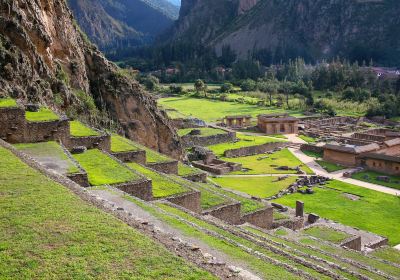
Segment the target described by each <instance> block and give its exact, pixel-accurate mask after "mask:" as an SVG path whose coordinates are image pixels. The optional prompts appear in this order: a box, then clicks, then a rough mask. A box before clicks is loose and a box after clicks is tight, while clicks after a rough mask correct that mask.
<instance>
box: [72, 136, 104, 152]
mask: <svg viewBox="0 0 400 280" xmlns="http://www.w3.org/2000/svg"><path fill="white" fill-rule="evenodd" d="M66 146H67V147H68V148H69V149H72V148H73V147H78V146H83V147H86V148H88V149H95V148H98V149H101V150H103V151H107V152H109V151H110V150H111V135H100V136H85V137H70V139H69V142H68V144H67V145H66Z"/></svg>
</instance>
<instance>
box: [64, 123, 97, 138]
mask: <svg viewBox="0 0 400 280" xmlns="http://www.w3.org/2000/svg"><path fill="white" fill-rule="evenodd" d="M69 124H70V132H71V136H72V137H87V136H98V135H99V133H98V132H97V131H95V130H93V129H91V128H90V127H87V126H86V125H84V124H83V123H81V122H80V121H71V122H70V123H69Z"/></svg>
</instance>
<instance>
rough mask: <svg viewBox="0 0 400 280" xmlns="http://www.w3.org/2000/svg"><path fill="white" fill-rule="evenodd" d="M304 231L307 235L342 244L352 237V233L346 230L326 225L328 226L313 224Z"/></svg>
mask: <svg viewBox="0 0 400 280" xmlns="http://www.w3.org/2000/svg"><path fill="white" fill-rule="evenodd" d="M303 232H304V233H306V234H307V235H310V236H313V237H315V238H318V239H321V240H325V241H328V242H332V243H335V244H340V243H342V242H343V241H344V240H346V239H347V238H349V237H351V235H349V234H347V233H345V232H342V231H338V230H335V229H333V228H330V227H326V226H313V227H310V228H307V229H305V230H303Z"/></svg>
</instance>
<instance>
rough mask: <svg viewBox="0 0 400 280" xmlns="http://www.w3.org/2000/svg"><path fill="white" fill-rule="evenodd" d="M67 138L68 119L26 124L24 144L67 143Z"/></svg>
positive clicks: (68, 135)
mask: <svg viewBox="0 0 400 280" xmlns="http://www.w3.org/2000/svg"><path fill="white" fill-rule="evenodd" d="M69 137H70V134H69V120H68V119H62V120H57V121H48V122H27V123H26V127H25V137H24V142H25V143H36V142H47V141H61V142H62V143H68V140H69Z"/></svg>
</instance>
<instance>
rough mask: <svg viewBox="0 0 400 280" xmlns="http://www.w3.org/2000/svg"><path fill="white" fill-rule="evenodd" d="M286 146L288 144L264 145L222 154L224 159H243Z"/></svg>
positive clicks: (227, 151)
mask: <svg viewBox="0 0 400 280" xmlns="http://www.w3.org/2000/svg"><path fill="white" fill-rule="evenodd" d="M287 145H288V143H283V142H274V143H266V144H263V145H257V146H250V147H243V148H239V149H232V150H226V151H225V152H224V156H225V157H231V158H232V157H245V156H251V155H258V154H265V153H267V152H271V151H273V150H275V149H277V148H284V147H286V146H287Z"/></svg>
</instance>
